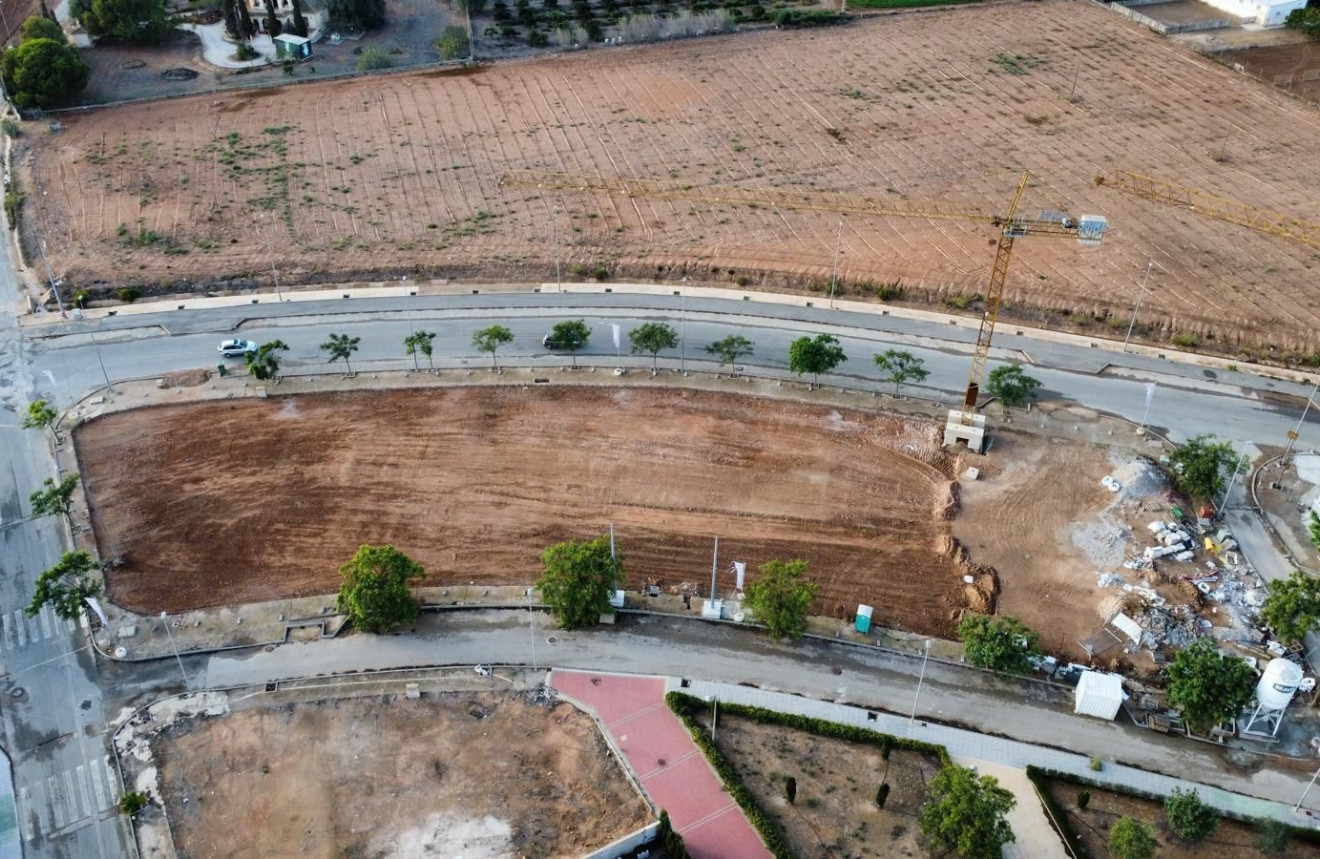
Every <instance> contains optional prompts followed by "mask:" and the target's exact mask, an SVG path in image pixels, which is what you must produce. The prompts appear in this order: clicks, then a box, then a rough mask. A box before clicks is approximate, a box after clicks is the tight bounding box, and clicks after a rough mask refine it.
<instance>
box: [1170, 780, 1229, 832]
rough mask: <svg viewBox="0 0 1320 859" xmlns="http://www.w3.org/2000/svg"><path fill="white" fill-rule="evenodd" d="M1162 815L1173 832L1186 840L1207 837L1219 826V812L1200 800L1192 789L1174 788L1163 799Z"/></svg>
mask: <svg viewBox="0 0 1320 859" xmlns="http://www.w3.org/2000/svg"><path fill="white" fill-rule="evenodd" d="M1164 815H1165V816H1166V817H1167V818H1169V828H1170V829H1172V830H1173V833H1174V834H1175V835H1177V836H1178V837H1179V838H1184V839H1186V840H1188V841H1201V840H1204V839H1206V838H1209V837H1210V836H1211V835H1213V834H1214V831H1215V830H1216V829H1218V828H1219V812H1217V811H1215V810H1214V809H1213V808H1211V807H1210V806H1208V805H1206V804H1205V803H1204V802H1202V801H1201V797H1199V796H1197V795H1196V791H1194V790H1182V789H1181V788H1174V790H1173V793H1171V794H1169V795H1168V796H1167V797H1165V799H1164Z"/></svg>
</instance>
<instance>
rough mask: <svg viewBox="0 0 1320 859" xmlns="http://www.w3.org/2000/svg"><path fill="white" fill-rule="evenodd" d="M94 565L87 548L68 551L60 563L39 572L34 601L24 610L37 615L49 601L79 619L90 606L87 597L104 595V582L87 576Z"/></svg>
mask: <svg viewBox="0 0 1320 859" xmlns="http://www.w3.org/2000/svg"><path fill="white" fill-rule="evenodd" d="M95 569H96V561H95V560H93V559H92V556H91V555H90V554H88V553H87V552H86V551H84V550H82V549H79V550H78V551H76V552H65V553H64V557H62V558H60V561H59V563H58V564H56V565H55V566H53V567H51V568H50V569H49V570H46V571H44V572H43V573H42V574H41V575H39V576H37V583H36V588H35V589H34V591H33V593H32V601H31V602H30V603H28V604H27V607H26V608H24V609H23V613H24V614H26V615H27V616H28V617H36V616H37V615H38V614H40V613H41V607H42V606H44V605H49V606H50V607H51V608H52V609H54V611H55V614H56V615H58V616H59V617H62V618H64V619H65V620H76V619H77V618H78V617H79V616H81V615H82V613H83V611H84V610H85V608H86V606H87V603H86V602H85V600H86V599H87V598H88V597H99V596H100V595H101V583H100V582H98V581H96V580H95V579H92V578H89V577H88V574H89V573H91V572H92V570H95Z"/></svg>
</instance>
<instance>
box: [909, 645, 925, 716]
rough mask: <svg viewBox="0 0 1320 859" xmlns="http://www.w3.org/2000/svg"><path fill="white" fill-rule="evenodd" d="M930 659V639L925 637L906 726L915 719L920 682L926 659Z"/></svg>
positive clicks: (922, 677) (923, 673)
mask: <svg viewBox="0 0 1320 859" xmlns="http://www.w3.org/2000/svg"><path fill="white" fill-rule="evenodd" d="M927 659H930V639H929V638H928V639H926V653H925V655H924V656H922V657H921V674H920V676H918V677H917V694H915V695H913V696H912V715H911V716H909V717H908V726H909V727H910V726H911V725H912V723H913V722H915V721H916V720H917V702H918V701H920V700H921V684H922V683H923V682H924V681H925V679H926V660H927Z"/></svg>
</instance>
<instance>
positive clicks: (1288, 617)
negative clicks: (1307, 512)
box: [1260, 513, 1320, 644]
mask: <svg viewBox="0 0 1320 859" xmlns="http://www.w3.org/2000/svg"><path fill="white" fill-rule="evenodd" d="M1311 515H1312V516H1314V515H1315V514H1314V513H1312V514H1311ZM1269 591H1270V593H1269V596H1267V597H1265V604H1264V605H1262V606H1261V608H1260V617H1261V620H1263V621H1265V625H1266V626H1268V627H1269V628H1270V629H1273V630H1274V634H1275V635H1277V636H1278V637H1279V640H1280V641H1282V642H1284V643H1285V644H1297V643H1300V642H1301V640H1302V638H1304V637H1305V636H1306V633H1308V632H1310V631H1311V630H1312V629H1315V628H1316V627H1317V626H1320V579H1317V578H1315V577H1314V576H1311V575H1308V574H1306V573H1304V572H1302V571H1301V570H1293V571H1292V574H1291V575H1290V576H1288V578H1286V579H1284V580H1283V581H1274V582H1270V584H1269Z"/></svg>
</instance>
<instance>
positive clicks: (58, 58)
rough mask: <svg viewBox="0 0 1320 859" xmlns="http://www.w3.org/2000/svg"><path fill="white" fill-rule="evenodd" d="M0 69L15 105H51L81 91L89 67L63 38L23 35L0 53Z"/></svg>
mask: <svg viewBox="0 0 1320 859" xmlns="http://www.w3.org/2000/svg"><path fill="white" fill-rule="evenodd" d="M0 72H2V73H3V74H4V78H5V87H6V88H8V90H9V93H10V96H11V97H12V98H13V101H14V104H15V105H17V106H18V107H23V108H27V107H51V106H53V105H56V104H59V103H61V102H63V101H66V100H67V99H68V98H69V97H70V96H73V95H76V94H78V93H80V92H82V91H83V89H84V88H85V87H86V86H87V80H88V78H89V76H90V75H91V68H90V67H89V66H88V65H87V63H85V62H83V58H82V57H81V56H80V55H79V53H78V50H77V49H76V48H74V47H72V46H70V45H68V44H66V43H65V42H64V41H58V42H57V41H55V40H54V39H24V40H23V43H22V44H20V45H19V46H18V47H17V48H10V49H9V50H7V51H5V52H4V54H0Z"/></svg>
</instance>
